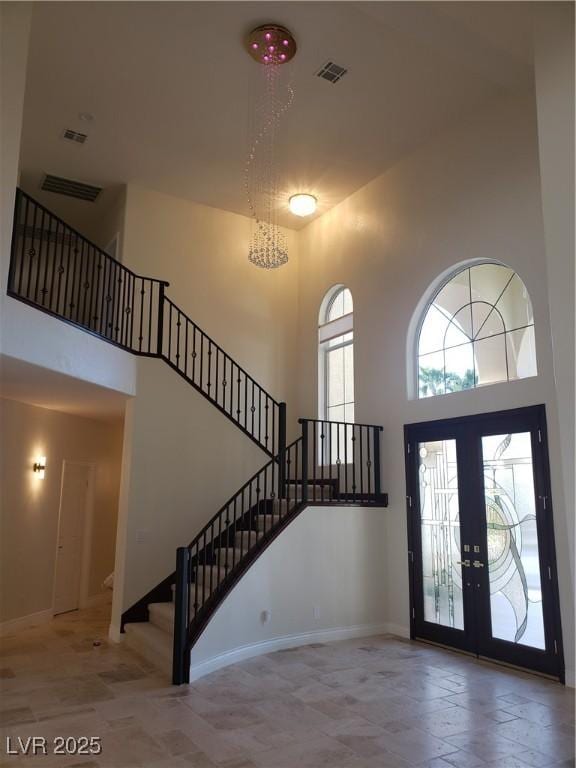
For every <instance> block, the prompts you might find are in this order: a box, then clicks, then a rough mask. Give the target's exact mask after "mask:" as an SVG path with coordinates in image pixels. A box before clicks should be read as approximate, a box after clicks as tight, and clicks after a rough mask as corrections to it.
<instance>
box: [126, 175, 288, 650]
mask: <svg viewBox="0 0 576 768" xmlns="http://www.w3.org/2000/svg"><path fill="white" fill-rule="evenodd" d="M249 236H250V220H249V219H247V218H245V217H243V216H238V215H236V214H232V213H227V212H225V211H220V210H217V209H215V208H209V207H206V206H201V205H196V204H194V203H190V202H188V201H185V200H180V199H177V198H174V197H170V196H167V195H163V194H160V193H157V192H153V191H151V190H146V189H142V188H139V187H134V186H129V187H128V190H127V196H126V212H125V229H124V253H123V258H124V263H125V264H126V265H127V266H129V267H130V268H132V269H134V270H135V271H137V272H139V273H140V274H145V275H150V276H151V277H161V278H163V279H165V280H168V281H170V283H171V285H170V287H169V288H168V289H167V295H168V296H169V297H170V298H171V299H172V300H174V301H175V302H176V303H177V304H179V305H180V307H181V308H182V309H183V310H184V311H185V312H186V313H187V314H188V315H189V316H190V317H191V318H192V319H193V320H194V322H196V323H197V324H198V325H199V326H200V327H201V328H203V329H204V330H205V331H206V332H207V333H208V334H209V335H210V336H211V337H212V338H213V339H214V340H215V341H216V342H217V343H219V344H220V345H221V346H222V347H223V349H224V350H225V351H226V352H228V354H230V355H231V356H232V357H233V358H234V359H235V360H236V361H237V362H238V363H239V364H240V365H242V366H243V367H244V368H245V369H246V370H247V371H249V373H250V374H251V375H252V376H253V377H254V378H255V379H256V380H257V381H258V382H259V383H260V384H261V385H262V386H263V387H264V388H266V389H267V390H268V391H269V392H270V394H272V396H273V397H275V398H276V399H277V400H282V399H287V400H288V402H289V403H293V402H294V400H295V397H294V389H293V387H294V385H295V377H294V375H293V368H292V359H293V350H294V346H295V333H296V323H295V321H294V317H295V314H296V312H297V251H296V246H295V236H294V233H288V236H289V243H290V258H291V261H290V263H289V264H288V265H287V266H285V267H283V268H282V269H280V270H277V271H274V270H273V271H265V270H259V269H257V268H256V267H254V266H253V265H251V264H250V263H249V262H248V259H247V253H248V242H249ZM296 416H297V414H296V411H295V410H294V409H293V408H292V409H291V410H290V413H289V419H291V420H292V429H293V430H294V429H295V428H296V423H295V420H296ZM267 460H268V459H267V456H266V455H265V454H264V453H263V452H262V451H261V450H260V449H259V448H258V447H257V446H255V445H254V444H253V443H252V442H251V441H250V440H249V439H248V438H247V437H246V436H244V435H243V434H242V433H241V432H240V431H239V430H238V429H237V427H236V426H234V425H233V424H232V422H230V421H229V420H228V419H227V418H226V417H225V416H223V415H222V414H221V413H219V412H218V411H217V410H216V409H215V408H214V406H213V405H211V404H210V403H209V402H208V401H207V400H206V399H205V398H204V397H203V396H202V395H200V394H199V393H198V392H197V391H196V390H194V389H193V388H192V387H191V386H190V385H188V384H187V383H186V382H185V381H184V380H183V379H181V378H180V377H179V376H178V375H177V374H176V373H175V372H174V371H172V370H171V369H170V368H169V367H168V366H167V365H166V364H165V363H163V362H162V361H160V360H140V361H139V362H138V380H137V397H136V398H135V400H134V401H133V402H132V403H131V404H130V405H129V407H128V413H127V419H126V436H125V448H124V477H123V492H122V499H123V502H122V503H121V510H122V512H121V516H120V520H119V528H118V542H119V546H118V552H117V558H116V588H115V595H114V606H113V618H112V628H111V634H112V636H113V637H116V636H117V633H118V626H119V620H120V615H121V612H122V611H123V610H125V609H126V608H128V607H129V606H130V605H132V604H133V603H134V602H135V601H136V600H137V599H139V598H140V597H142V596H143V595H144V594H145V593H146V592H147V591H148V590H149V589H151V588H152V587H154V586H155V585H156V584H157V583H158V581H160V580H161V579H163V578H164V577H165V576H167V575H168V574H169V573H170V572H171V571H173V570H174V566H175V553H176V547H178V546H181V545H183V544H184V543H188V542H190V541H191V540H192V539H193V538H194V536H195V535H196V534H197V533H198V531H199V530H200V528H201V527H202V526H203V525H204V524H205V523H206V522H207V521H208V520H209V519H210V518H211V517H212V516H213V515H214V514H215V513H216V512H217V511H218V509H219V508H220V507H221V506H222V505H223V504H224V503H225V502H226V501H227V500H228V499H229V498H230V496H232V494H233V493H234V492H236V491H237V490H238V488H240V486H241V485H243V483H244V482H246V481H247V480H248V479H249V478H250V477H251V476H252V475H253V474H254V473H255V472H256V470H258V469H259V468H260V467H262V466H263V465H264V464H265V463H266V461H267Z"/></svg>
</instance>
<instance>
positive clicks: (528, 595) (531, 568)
mask: <svg viewBox="0 0 576 768" xmlns="http://www.w3.org/2000/svg"><path fill="white" fill-rule="evenodd" d="M482 455H483V462H484V494H485V502H486V526H487V533H488V572H489V578H490V615H491V621H492V636H493V637H495V638H498V639H501V640H508V641H510V642H512V643H519V644H521V645H528V646H531V647H532V648H542V649H544V648H545V640H544V619H543V614H542V586H541V581H540V560H539V554H538V532H537V528H536V506H535V496H534V475H533V469H532V445H531V439H530V432H519V433H516V434H507V435H490V436H488V437H483V438H482Z"/></svg>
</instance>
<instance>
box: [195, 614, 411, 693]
mask: <svg viewBox="0 0 576 768" xmlns="http://www.w3.org/2000/svg"><path fill="white" fill-rule="evenodd" d="M389 627H390V625H388V624H361V625H357V626H353V627H335V628H333V629H319V630H314V631H313V632H305V633H302V634H298V635H284V636H283V637H274V638H272V639H271V640H263V641H262V642H259V643H252V644H251V645H243V646H240V647H239V648H234V649H232V650H231V651H226V652H225V653H221V654H218V655H217V656H213V657H212V658H210V659H206V660H204V661H199V662H197V663H195V662H194V649H192V657H191V660H190V682H194V681H195V680H199V679H200V678H201V677H204V676H205V675H208V674H210V672H215V671H216V670H217V669H222V667H227V666H229V665H230V664H236V663H237V662H239V661H244V660H245V659H251V658H253V657H254V656H261V655H262V654H264V653H272V652H273V651H281V650H284V649H286V648H295V647H297V646H299V645H310V643H330V642H335V641H337V640H351V639H352V638H355V637H370V636H371V635H383V634H388V633H390V632H391V630H390V628H389ZM394 634H396V633H394Z"/></svg>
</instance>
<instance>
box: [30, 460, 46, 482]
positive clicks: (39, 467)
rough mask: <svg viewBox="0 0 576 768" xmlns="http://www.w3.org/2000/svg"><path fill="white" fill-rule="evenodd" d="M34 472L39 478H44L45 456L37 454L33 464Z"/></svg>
mask: <svg viewBox="0 0 576 768" xmlns="http://www.w3.org/2000/svg"><path fill="white" fill-rule="evenodd" d="M33 470H34V472H36V473H37V475H38V478H39V479H40V480H44V476H45V474H46V456H38V457H37V458H36V461H35V462H34V466H33Z"/></svg>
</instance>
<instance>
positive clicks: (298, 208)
mask: <svg viewBox="0 0 576 768" xmlns="http://www.w3.org/2000/svg"><path fill="white" fill-rule="evenodd" d="M317 202H318V201H317V200H316V198H315V197H314V195H310V194H308V193H304V192H300V193H298V194H297V195H292V197H291V198H290V200H289V201H288V205H289V207H290V211H291V212H292V213H293V214H294V215H295V216H311V215H312V214H313V213H315V212H316V204H317Z"/></svg>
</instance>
